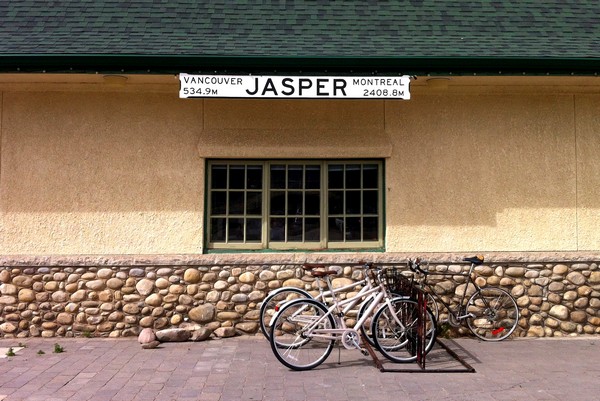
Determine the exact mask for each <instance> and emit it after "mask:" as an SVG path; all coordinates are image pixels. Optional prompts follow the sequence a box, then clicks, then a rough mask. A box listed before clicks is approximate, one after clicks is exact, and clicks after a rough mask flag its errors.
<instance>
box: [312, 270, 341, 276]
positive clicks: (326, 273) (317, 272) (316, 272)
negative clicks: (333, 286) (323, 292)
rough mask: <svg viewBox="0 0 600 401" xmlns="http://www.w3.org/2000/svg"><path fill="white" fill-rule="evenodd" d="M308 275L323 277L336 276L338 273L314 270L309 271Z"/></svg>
mask: <svg viewBox="0 0 600 401" xmlns="http://www.w3.org/2000/svg"><path fill="white" fill-rule="evenodd" d="M310 274H312V275H313V277H325V276H331V275H334V274H338V272H337V271H335V270H314V271H311V272H310Z"/></svg>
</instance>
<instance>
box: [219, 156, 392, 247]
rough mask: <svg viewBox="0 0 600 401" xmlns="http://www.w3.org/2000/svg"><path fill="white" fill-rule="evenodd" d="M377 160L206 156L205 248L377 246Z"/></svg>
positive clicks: (379, 167)
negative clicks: (215, 158) (222, 158)
mask: <svg viewBox="0 0 600 401" xmlns="http://www.w3.org/2000/svg"><path fill="white" fill-rule="evenodd" d="M382 176H383V174H382V163H381V162H380V161H376V160H375V161H362V160H361V161H352V160H350V161H306V162H299V161H244V162H240V161H210V162H209V163H208V209H207V210H208V212H207V217H208V230H207V233H208V248H209V249H279V250H284V249H290V250H291V249H314V250H316V249H338V248H376V247H381V246H382V245H383V240H382V232H383V227H382V213H381V209H382V193H381V192H382V191H381V188H382V181H383V180H382Z"/></svg>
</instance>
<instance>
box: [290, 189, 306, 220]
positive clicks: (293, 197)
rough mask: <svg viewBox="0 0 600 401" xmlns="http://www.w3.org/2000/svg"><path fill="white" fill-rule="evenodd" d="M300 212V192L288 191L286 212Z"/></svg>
mask: <svg viewBox="0 0 600 401" xmlns="http://www.w3.org/2000/svg"><path fill="white" fill-rule="evenodd" d="M302 213H304V208H303V207H302V192H288V214H291V215H300V214H302Z"/></svg>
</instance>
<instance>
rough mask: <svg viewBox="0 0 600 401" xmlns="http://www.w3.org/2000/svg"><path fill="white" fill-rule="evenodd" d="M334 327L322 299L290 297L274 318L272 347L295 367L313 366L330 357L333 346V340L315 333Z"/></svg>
mask: <svg viewBox="0 0 600 401" xmlns="http://www.w3.org/2000/svg"><path fill="white" fill-rule="evenodd" d="M334 327H335V326H334V321H333V318H332V316H331V315H330V314H328V313H327V310H326V308H325V307H324V306H323V305H322V304H320V303H319V302H317V301H315V300H310V299H299V300H295V301H290V302H288V303H286V304H285V305H284V306H283V307H282V308H281V309H280V311H279V313H278V314H277V316H276V318H275V320H274V322H273V326H272V331H271V349H272V350H273V353H274V354H275V356H276V357H277V359H278V360H279V361H280V362H281V363H283V364H284V365H285V366H287V367H289V368H291V369H294V370H307V369H312V368H314V367H316V366H318V365H320V364H321V363H322V362H323V361H324V360H325V359H327V357H328V356H329V354H330V353H331V350H332V349H333V340H331V339H323V338H320V337H318V336H315V335H314V334H313V333H314V331H315V330H319V329H332V328H334Z"/></svg>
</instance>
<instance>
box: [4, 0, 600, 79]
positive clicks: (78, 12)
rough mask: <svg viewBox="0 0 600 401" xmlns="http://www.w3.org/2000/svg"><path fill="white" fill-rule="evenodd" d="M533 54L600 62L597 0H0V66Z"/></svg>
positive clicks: (309, 64) (452, 60)
mask: <svg viewBox="0 0 600 401" xmlns="http://www.w3.org/2000/svg"><path fill="white" fill-rule="evenodd" d="M469 62H470V63H469ZM532 62H533V63H542V64H540V65H539V67H540V68H541V67H545V68H553V69H554V70H555V71H558V70H559V69H560V68H566V67H569V68H571V69H576V70H583V69H585V71H587V72H588V73H589V72H593V70H594V69H596V71H597V69H598V67H599V66H600V2H599V1H598V0H593V1H589V0H587V1H584V0H580V1H574V0H562V1H561V0H545V1H540V0H518V1H502V0H497V1H492V0H473V1H451V0H423V1H421V0H410V1H356V0H354V1H353V0H345V1H327V0H315V1H285V0H280V1H250V0H247V1H231V0H230V1H223V0H220V1H193V0H173V1H171V0H169V1H167V0H129V1H115V0H112V1H111V0H75V1H60V0H58V1H41V0H19V1H14V0H13V1H4V2H2V3H0V70H2V71H6V70H10V69H11V68H17V67H18V66H19V65H21V66H22V67H23V68H24V69H27V67H29V68H41V67H43V66H46V68H48V69H61V68H64V69H68V67H69V63H70V64H71V66H72V67H74V68H76V69H78V68H79V69H84V70H88V69H93V67H95V68H96V69H100V70H104V69H110V68H113V69H118V67H119V66H121V67H122V68H125V69H139V70H144V69H150V70H160V71H163V72H166V70H167V69H169V68H172V69H175V70H178V71H181V68H183V67H186V66H187V67H188V71H189V72H191V71H193V70H196V69H198V70H202V69H209V68H215V69H234V70H244V69H252V68H254V69H256V68H263V69H276V68H281V69H286V70H293V69H301V68H307V69H311V68H313V69H314V68H317V69H319V68H320V69H324V68H332V69H341V70H343V69H351V68H358V69H365V68H367V69H377V68H380V69H381V70H384V71H388V70H397V69H398V68H401V67H405V68H408V69H413V70H416V69H427V68H429V69H430V70H431V71H433V72H435V71H438V70H439V71H441V70H442V69H445V70H452V69H453V68H454V69H457V70H460V71H457V72H470V71H471V70H472V71H473V72H475V71H478V70H481V69H488V70H490V71H492V70H497V69H500V68H503V67H506V68H509V69H510V68H515V69H518V68H524V67H528V68H530V69H531V68H533V69H535V68H536V66H535V64H532ZM178 64H180V65H178ZM2 65H4V66H2ZM542 70H543V68H542ZM565 71H568V69H567V70H565ZM565 71H563V72H565ZM404 72H408V71H404ZM538 72H541V70H540V71H538Z"/></svg>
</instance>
